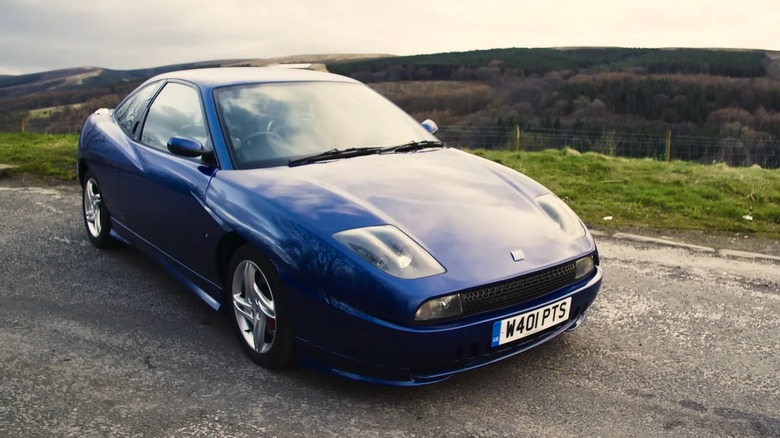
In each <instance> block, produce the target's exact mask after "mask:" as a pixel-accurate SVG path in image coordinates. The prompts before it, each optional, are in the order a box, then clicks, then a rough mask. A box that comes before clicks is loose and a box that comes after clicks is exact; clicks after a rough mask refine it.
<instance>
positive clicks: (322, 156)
mask: <svg viewBox="0 0 780 438" xmlns="http://www.w3.org/2000/svg"><path fill="white" fill-rule="evenodd" d="M381 151H382V148H380V147H370V148H348V149H331V150H329V151H325V152H321V153H319V154H316V155H312V156H309V157H303V158H298V159H295V160H290V161H289V162H288V163H287V164H288V165H289V166H300V165H301V164H309V163H316V162H317V161H327V160H336V159H339V158H352V157H359V156H361V155H372V154H378V153H379V152H381Z"/></svg>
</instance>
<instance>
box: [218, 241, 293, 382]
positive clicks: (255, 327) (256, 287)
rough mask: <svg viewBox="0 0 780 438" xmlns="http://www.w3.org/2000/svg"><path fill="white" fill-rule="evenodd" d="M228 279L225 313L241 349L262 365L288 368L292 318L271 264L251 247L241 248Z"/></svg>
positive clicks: (291, 341)
mask: <svg viewBox="0 0 780 438" xmlns="http://www.w3.org/2000/svg"><path fill="white" fill-rule="evenodd" d="M228 276H229V282H228V284H229V285H230V296H229V297H228V299H229V300H230V310H229V311H228V313H230V315H231V317H232V318H231V319H232V321H233V326H234V328H235V329H236V334H237V335H238V339H239V342H240V343H241V346H242V347H243V348H244V350H245V351H246V353H247V354H248V355H249V357H251V358H252V360H254V361H255V362H257V363H259V364H260V365H262V366H265V367H268V368H285V367H288V366H290V365H291V364H292V363H293V356H294V349H293V344H294V339H295V338H294V335H293V324H292V316H291V313H290V309H289V305H288V302H287V297H286V295H285V293H284V290H283V288H282V285H281V281H280V280H279V277H278V275H277V274H276V269H275V268H274V267H273V264H271V262H270V261H269V260H268V259H267V258H265V257H264V256H263V255H262V254H260V253H259V252H258V251H256V250H254V249H253V248H252V247H250V246H243V247H241V248H239V250H238V251H236V254H235V255H234V256H233V260H232V261H231V263H230V268H229V270H228Z"/></svg>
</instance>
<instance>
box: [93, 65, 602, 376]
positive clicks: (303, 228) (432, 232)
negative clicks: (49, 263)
mask: <svg viewBox="0 0 780 438" xmlns="http://www.w3.org/2000/svg"><path fill="white" fill-rule="evenodd" d="M436 129H437V128H436V125H435V123H433V122H431V121H428V120H426V121H425V122H423V123H422V124H420V123H417V122H416V121H414V120H413V119H412V118H411V117H409V116H408V115H407V114H406V113H404V112H403V111H401V110H400V109H398V108H397V107H396V106H395V105H393V104H392V103H390V102H389V101H388V100H386V99H385V98H383V97H381V96H380V95H378V94H377V93H375V92H374V91H372V90H371V89H370V88H368V87H367V86H365V85H363V84H361V83H359V82H357V81H354V80H352V79H349V78H345V77H342V76H337V75H333V74H328V73H322V72H314V71H307V70H292V69H285V68H223V69H202V70H189V71H181V72H173V73H166V74H163V75H160V76H156V77H154V78H152V79H149V80H148V81H146V82H145V83H144V84H142V85H141V86H139V87H138V88H137V89H136V90H135V91H133V92H132V93H131V94H130V95H129V96H128V97H127V98H125V99H124V100H123V101H122V102H121V103H120V104H119V105H118V106H117V108H116V109H113V110H109V109H100V110H98V111H96V112H95V113H94V114H92V115H90V116H89V118H88V119H87V121H86V123H85V125H84V128H83V130H82V133H81V139H80V141H79V149H78V175H79V179H80V181H81V184H82V187H83V216H84V224H85V226H86V231H87V237H88V238H89V240H90V241H91V242H92V243H93V244H94V245H95V246H97V247H99V248H104V247H107V246H110V245H112V244H114V243H116V242H118V241H119V242H124V243H125V244H129V245H132V246H134V247H136V248H138V249H140V250H142V251H143V252H145V253H146V254H148V255H149V256H150V257H152V258H153V259H155V260H156V261H157V262H159V263H160V264H161V265H162V266H163V267H165V269H167V270H168V271H169V272H170V273H171V274H172V275H173V276H175V277H176V278H177V279H179V280H180V281H181V282H182V283H184V284H185V285H186V286H187V288H189V289H191V290H192V291H193V292H195V293H196V294H197V295H198V296H199V297H200V298H202V299H203V300H204V301H205V302H206V303H208V304H209V305H210V306H211V307H213V308H214V309H216V310H219V309H224V310H225V313H226V314H228V315H229V317H230V319H231V321H232V325H233V326H234V327H235V332H236V335H237V337H238V342H239V344H240V345H241V346H242V347H243V349H244V350H245V351H246V353H247V354H248V355H249V357H251V358H252V359H253V360H254V361H256V362H257V363H259V364H260V365H263V366H265V367H269V368H280V367H288V366H292V365H294V364H297V363H301V364H306V365H309V366H313V367H315V368H318V369H321V370H325V371H328V372H332V373H336V374H338V375H341V376H345V377H349V378H353V379H358V380H363V381H369V382H376V383H384V384H390V385H419V384H426V383H432V382H437V381H441V380H443V379H446V378H447V377H449V376H451V375H452V374H453V373H457V372H461V371H465V370H469V369H473V368H477V367H480V366H483V365H487V364H490V363H492V362H495V361H498V360H501V359H505V358H507V357H510V356H513V355H516V354H518V353H520V352H522V351H525V350H527V349H529V348H532V347H534V346H536V345H539V344H541V343H543V342H545V341H548V340H550V339H552V338H554V337H556V336H558V335H559V334H561V333H563V332H564V331H569V330H573V329H574V328H576V327H578V326H579V325H580V324H581V323H582V322H583V321H584V320H585V312H586V310H587V309H588V307H589V306H590V304H591V303H592V302H593V300H594V299H595V298H596V295H597V293H598V290H599V287H600V286H601V279H602V273H601V268H600V267H599V256H598V252H597V249H596V245H595V243H594V241H593V237H592V236H591V234H590V233H589V232H588V230H587V229H586V227H585V226H584V224H583V223H582V222H581V221H580V220H579V218H578V217H577V216H576V215H575V214H574V212H572V210H571V209H570V208H569V207H568V206H567V205H566V204H565V203H564V202H562V201H561V200H560V199H559V198H558V197H556V196H555V195H554V194H552V193H551V192H550V191H549V190H547V189H546V188H544V187H543V186H541V185H540V184H538V183H536V182H535V181H533V180H531V179H530V178H528V177H526V176H524V175H522V174H520V173H518V172H516V171H514V170H512V169H509V168H507V167H504V166H501V165H499V164H496V163H494V162H491V161H488V160H485V159H482V158H479V157H477V156H474V155H472V154H469V153H466V152H462V151H460V150H457V149H453V148H450V147H447V146H446V145H444V144H443V143H441V142H440V141H439V140H437V138H436V137H435V136H434V135H433V134H434V132H435V131H436Z"/></svg>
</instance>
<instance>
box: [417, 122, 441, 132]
mask: <svg viewBox="0 0 780 438" xmlns="http://www.w3.org/2000/svg"><path fill="white" fill-rule="evenodd" d="M421 125H422V126H423V128H425V130H426V131H428V132H429V133H431V134H435V133H436V131H438V130H439V125H437V124H436V122H434V121H433V120H431V119H425V121H424V122H422V123H421Z"/></svg>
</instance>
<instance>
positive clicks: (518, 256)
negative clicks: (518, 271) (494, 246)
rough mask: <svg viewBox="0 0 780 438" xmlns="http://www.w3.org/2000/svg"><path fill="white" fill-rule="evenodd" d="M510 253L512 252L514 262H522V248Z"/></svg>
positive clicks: (523, 256) (523, 258) (523, 255)
mask: <svg viewBox="0 0 780 438" xmlns="http://www.w3.org/2000/svg"><path fill="white" fill-rule="evenodd" d="M511 254H512V260H514V261H516V262H522V261H523V260H525V254H523V251H522V250H519V249H516V250H514V251H512V252H511Z"/></svg>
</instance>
